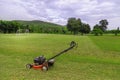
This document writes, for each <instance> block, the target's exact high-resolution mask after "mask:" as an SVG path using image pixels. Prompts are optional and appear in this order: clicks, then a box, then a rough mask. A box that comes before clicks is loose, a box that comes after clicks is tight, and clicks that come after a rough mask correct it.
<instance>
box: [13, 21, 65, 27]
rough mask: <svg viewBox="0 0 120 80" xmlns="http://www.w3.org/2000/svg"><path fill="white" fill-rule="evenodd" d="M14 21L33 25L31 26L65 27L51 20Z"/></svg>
mask: <svg viewBox="0 0 120 80" xmlns="http://www.w3.org/2000/svg"><path fill="white" fill-rule="evenodd" d="M14 21H16V22H19V23H22V24H24V25H31V26H42V27H43V26H44V27H64V26H62V25H58V24H55V23H51V22H45V21H40V20H32V21H24V20H14Z"/></svg>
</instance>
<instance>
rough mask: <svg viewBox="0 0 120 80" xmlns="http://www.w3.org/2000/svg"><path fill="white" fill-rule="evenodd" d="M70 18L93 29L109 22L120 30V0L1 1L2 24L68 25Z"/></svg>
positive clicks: (110, 25)
mask: <svg viewBox="0 0 120 80" xmlns="http://www.w3.org/2000/svg"><path fill="white" fill-rule="evenodd" d="M70 17H76V18H80V19H81V20H82V21H83V22H85V23H88V24H90V25H91V26H93V25H95V24H98V22H99V21H100V20H101V19H107V20H108V22H109V29H116V28H117V27H120V0H0V19H1V20H43V21H48V22H54V23H57V24H62V25H65V24H66V23H67V19H68V18H70Z"/></svg>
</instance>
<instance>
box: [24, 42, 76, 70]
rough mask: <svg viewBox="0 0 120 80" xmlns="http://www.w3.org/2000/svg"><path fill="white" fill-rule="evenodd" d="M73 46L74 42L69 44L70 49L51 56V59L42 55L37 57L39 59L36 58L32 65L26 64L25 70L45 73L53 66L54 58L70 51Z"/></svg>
mask: <svg viewBox="0 0 120 80" xmlns="http://www.w3.org/2000/svg"><path fill="white" fill-rule="evenodd" d="M75 46H76V43H75V42H74V41H72V42H71V43H70V47H69V48H67V49H65V50H63V51H61V52H60V53H58V54H56V55H55V56H53V57H51V58H49V59H46V58H45V57H44V56H43V55H42V56H39V57H36V58H35V59H34V64H27V65H26V68H27V69H31V68H33V69H41V70H43V71H47V70H48V69H49V67H51V66H53V64H54V58H55V57H58V56H60V55H61V54H63V53H65V52H67V51H69V50H71V49H72V48H74V47H75Z"/></svg>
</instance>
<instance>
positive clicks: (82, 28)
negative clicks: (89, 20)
mask: <svg viewBox="0 0 120 80" xmlns="http://www.w3.org/2000/svg"><path fill="white" fill-rule="evenodd" d="M80 32H81V35H83V34H87V33H89V32H90V25H89V24H85V23H82V25H81V26H80Z"/></svg>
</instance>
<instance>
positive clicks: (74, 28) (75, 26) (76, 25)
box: [67, 18, 81, 34]
mask: <svg viewBox="0 0 120 80" xmlns="http://www.w3.org/2000/svg"><path fill="white" fill-rule="evenodd" d="M80 26H81V20H80V19H76V18H69V19H68V23H67V29H68V31H71V33H72V32H73V33H74V34H78V32H79V29H80Z"/></svg>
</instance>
